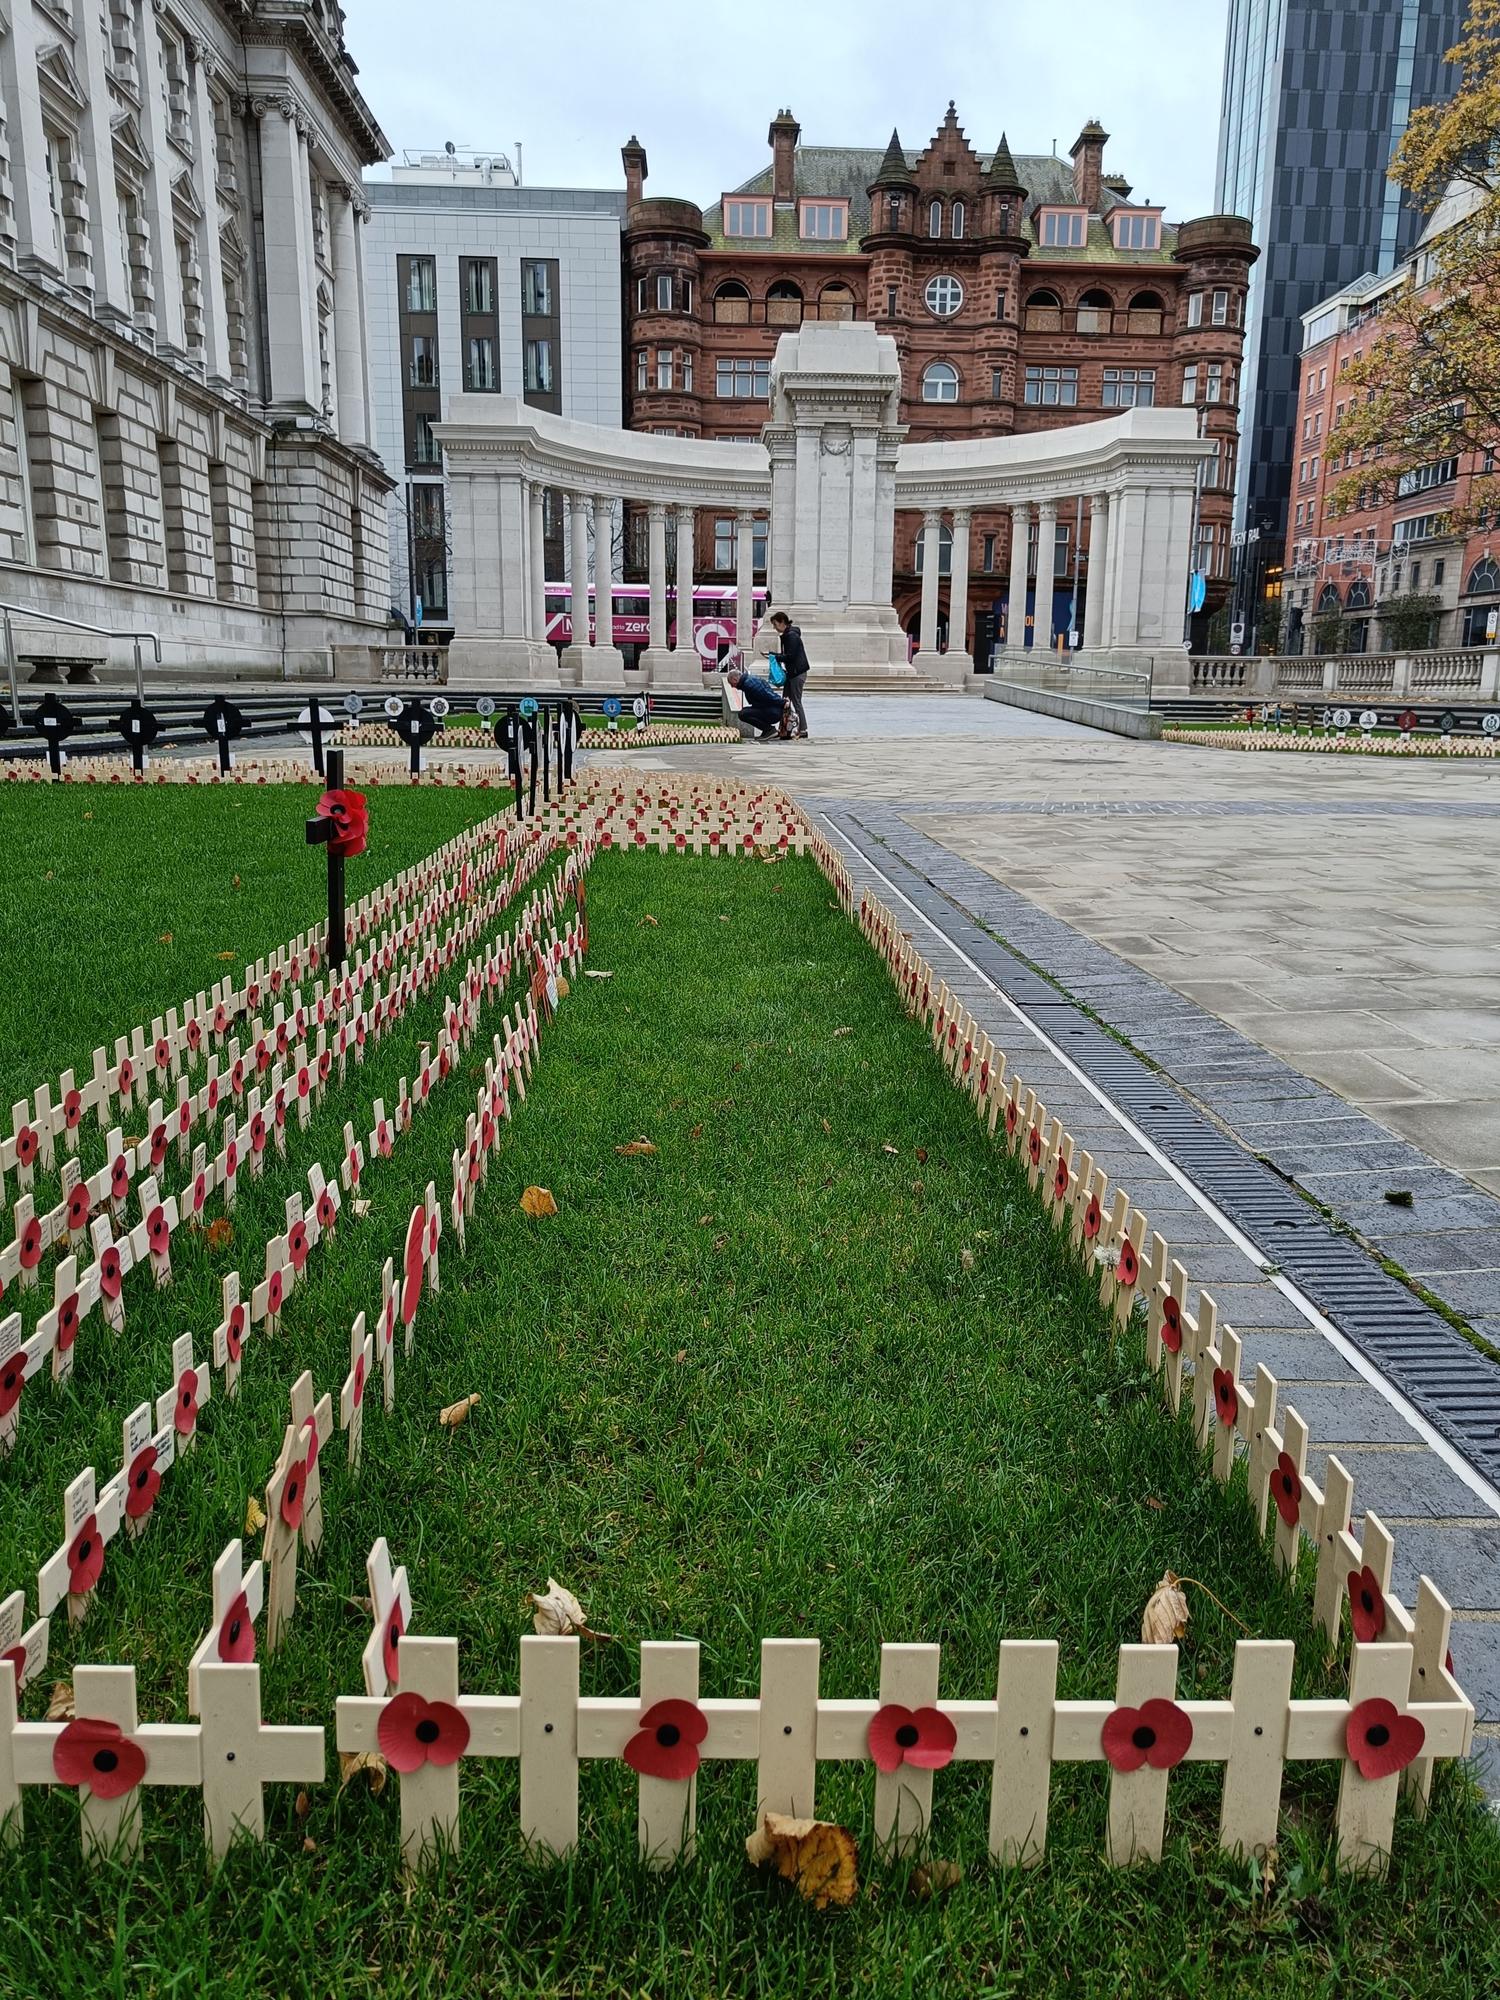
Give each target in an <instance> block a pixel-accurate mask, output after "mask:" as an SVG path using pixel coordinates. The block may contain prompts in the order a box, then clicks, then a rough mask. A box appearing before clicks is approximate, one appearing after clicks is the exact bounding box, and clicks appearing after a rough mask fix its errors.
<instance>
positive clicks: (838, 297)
mask: <svg viewBox="0 0 1500 2000" xmlns="http://www.w3.org/2000/svg"><path fill="white" fill-rule="evenodd" d="M818 317H819V319H853V317H854V294H853V292H851V291H850V289H849V287H848V286H847V285H845V284H842V283H840V284H832V285H825V286H824V287H823V289H822V291H821V292H820V293H819V294H818Z"/></svg>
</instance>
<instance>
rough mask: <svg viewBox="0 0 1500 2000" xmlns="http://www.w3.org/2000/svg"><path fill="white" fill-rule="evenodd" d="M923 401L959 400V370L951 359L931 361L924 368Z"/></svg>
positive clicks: (942, 401) (944, 401) (946, 401)
mask: <svg viewBox="0 0 1500 2000" xmlns="http://www.w3.org/2000/svg"><path fill="white" fill-rule="evenodd" d="M922 401H923V402H924V403H956V402H957V401H958V370H957V369H956V368H955V367H954V365H953V363H952V362H951V361H929V362H928V364H927V366H926V367H925V368H924V369H923V370H922Z"/></svg>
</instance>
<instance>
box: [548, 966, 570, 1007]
mask: <svg viewBox="0 0 1500 2000" xmlns="http://www.w3.org/2000/svg"><path fill="white" fill-rule="evenodd" d="M552 983H553V985H554V986H555V987H556V988H557V997H558V999H559V1000H566V999H567V997H568V995H569V994H570V993H571V992H572V990H573V989H572V987H571V986H570V985H569V984H568V981H567V976H566V975H565V974H564V973H561V972H559V973H558V975H557V977H556V978H555V979H554V980H553V982H552Z"/></svg>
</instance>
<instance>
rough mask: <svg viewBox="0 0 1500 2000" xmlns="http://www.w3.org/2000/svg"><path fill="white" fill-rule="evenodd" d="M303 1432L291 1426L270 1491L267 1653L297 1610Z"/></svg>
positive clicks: (304, 1490) (304, 1474)
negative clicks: (301, 1440)
mask: <svg viewBox="0 0 1500 2000" xmlns="http://www.w3.org/2000/svg"><path fill="white" fill-rule="evenodd" d="M300 1437H301V1431H300V1426H298V1425H297V1424H288V1425H287V1427H286V1436H285V1437H284V1438H283V1439H282V1441H281V1453H280V1456H279V1457H278V1459H277V1461H276V1470H275V1471H274V1472H273V1473H272V1474H271V1478H270V1482H269V1484H268V1485H267V1487H266V1538H265V1549H264V1557H265V1572H266V1579H267V1582H266V1606H267V1608H266V1651H267V1652H268V1653H274V1652H275V1651H276V1649H277V1647H278V1646H279V1645H280V1644H281V1641H282V1639H283V1637H284V1636H285V1633H286V1628H287V1626H288V1625H289V1624H290V1623H291V1619H292V1613H293V1612H294V1611H295V1610H296V1608H297V1544H298V1541H299V1540H300V1538H301V1533H302V1519H303V1510H304V1505H305V1501H306V1494H307V1459H306V1457H305V1456H303V1455H302V1451H301V1445H300Z"/></svg>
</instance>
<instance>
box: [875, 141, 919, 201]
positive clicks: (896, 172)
mask: <svg viewBox="0 0 1500 2000" xmlns="http://www.w3.org/2000/svg"><path fill="white" fill-rule="evenodd" d="M916 184H917V183H916V177H915V176H914V175H913V173H912V170H911V168H910V167H909V166H908V165H907V164H906V154H905V153H904V152H903V151H902V149H901V134H900V133H899V132H897V131H896V130H895V128H894V127H893V128H892V130H891V143H890V144H889V145H888V146H887V147H886V149H885V158H884V159H883V160H882V161H881V162H880V171H879V173H878V174H876V176H875V178H874V180H873V181H871V183H870V191H871V193H873V192H874V190H875V189H876V188H882V187H893V188H908V187H915V186H916Z"/></svg>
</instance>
